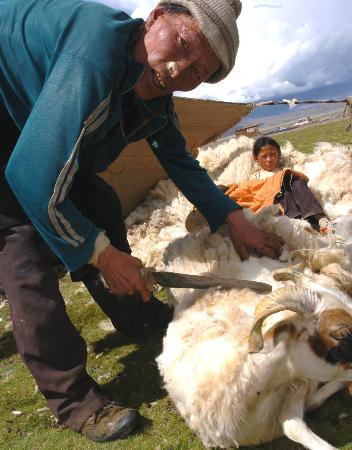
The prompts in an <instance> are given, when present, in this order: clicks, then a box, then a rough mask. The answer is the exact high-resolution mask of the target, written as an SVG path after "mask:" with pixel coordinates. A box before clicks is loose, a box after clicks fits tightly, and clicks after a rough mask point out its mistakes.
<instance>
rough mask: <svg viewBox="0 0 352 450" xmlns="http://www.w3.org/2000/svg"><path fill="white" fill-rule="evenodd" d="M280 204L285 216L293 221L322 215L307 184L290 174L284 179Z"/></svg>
mask: <svg viewBox="0 0 352 450" xmlns="http://www.w3.org/2000/svg"><path fill="white" fill-rule="evenodd" d="M280 204H281V206H282V207H283V208H284V214H285V216H288V217H291V218H293V219H299V218H302V219H308V220H309V218H311V217H313V216H315V215H320V214H321V215H324V211H323V208H322V207H321V206H320V204H319V203H318V201H317V200H316V198H315V197H314V195H313V192H312V191H311V190H310V189H309V187H308V185H307V183H306V182H305V181H304V180H302V179H301V178H298V177H292V176H291V175H290V174H288V176H286V177H285V179H284V184H283V193H282V198H281V199H280Z"/></svg>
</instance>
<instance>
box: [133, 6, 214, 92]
mask: <svg viewBox="0 0 352 450" xmlns="http://www.w3.org/2000/svg"><path fill="white" fill-rule="evenodd" d="M134 57H135V58H136V60H137V61H139V62H141V63H143V64H145V65H146V69H145V71H144V73H143V75H142V77H141V78H140V80H139V81H138V83H137V85H136V86H135V92H136V94H137V95H138V96H139V98H141V99H142V100H150V99H152V98H155V97H161V96H163V95H168V94H170V93H172V92H174V91H190V90H192V89H194V88H196V87H197V86H198V85H199V84H200V83H202V82H203V81H205V80H207V79H208V78H209V77H210V76H211V75H212V74H214V73H215V72H216V71H217V70H218V69H219V68H220V65H221V64H220V61H219V59H218V57H217V56H216V54H215V53H214V51H213V50H212V48H211V47H210V45H209V43H208V41H207V40H206V39H205V37H204V35H203V34H202V32H201V31H200V29H199V27H198V25H197V23H196V22H195V21H194V20H193V19H192V17H191V16H187V15H186V14H170V13H167V12H166V11H165V10H164V8H162V7H157V8H156V9H154V11H153V12H152V13H151V14H150V16H149V18H148V20H147V22H146V31H145V33H144V34H143V35H142V36H141V37H140V38H139V40H138V41H137V43H136V45H135V48H134Z"/></svg>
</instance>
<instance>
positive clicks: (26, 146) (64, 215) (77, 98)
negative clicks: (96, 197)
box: [5, 54, 109, 270]
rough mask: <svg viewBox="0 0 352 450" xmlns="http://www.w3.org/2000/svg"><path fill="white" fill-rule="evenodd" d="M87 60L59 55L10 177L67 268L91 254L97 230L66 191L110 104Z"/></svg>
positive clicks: (105, 88) (10, 167)
mask: <svg viewBox="0 0 352 450" xmlns="http://www.w3.org/2000/svg"><path fill="white" fill-rule="evenodd" d="M102 77H103V75H102V74H101V73H100V72H99V71H98V70H96V69H95V68H93V67H91V66H90V64H89V63H87V62H84V61H77V60H75V58H74V57H72V56H70V55H64V54H63V55H61V56H60V57H59V59H58V61H57V62H56V64H55V66H54V68H53V70H52V72H51V73H50V75H49V76H48V77H47V80H46V82H45V84H44V86H43V89H42V91H41V94H40V95H39V97H38V99H37V100H36V102H35V104H34V107H33V109H32V111H31V114H30V115H29V117H28V120H27V122H26V124H25V126H24V128H23V130H22V133H21V135H20V138H19V140H18V142H17V144H16V146H15V148H14V150H13V153H12V155H11V158H10V160H9V163H8V166H7V169H6V173H5V175H6V178H7V180H8V182H9V184H10V186H11V188H12V190H13V192H14V193H15V195H16V197H17V198H18V200H19V202H20V203H21V205H22V207H23V209H24V210H25V211H26V213H27V215H28V216H29V218H30V219H31V221H32V223H33V224H34V226H35V227H36V228H37V230H38V231H39V233H40V234H41V235H42V237H43V238H44V240H45V241H46V242H47V243H48V245H49V247H50V248H51V249H52V250H53V251H54V252H55V253H56V254H57V255H58V257H59V258H60V259H61V260H62V261H63V262H64V263H65V265H66V266H67V267H68V269H69V270H75V269H77V268H79V267H80V266H82V265H83V264H84V263H85V262H86V261H87V260H88V259H89V257H90V256H91V254H92V252H93V248H94V242H95V239H96V237H97V234H98V232H99V230H98V229H97V227H96V226H95V225H94V224H93V223H91V222H90V221H89V220H87V219H86V218H85V217H83V216H82V215H81V213H80V212H79V211H78V210H77V209H76V208H75V206H74V205H73V203H72V202H71V200H70V198H69V196H68V193H69V190H70V188H71V184H72V181H73V178H74V175H75V173H76V172H77V170H78V167H79V156H80V151H81V148H82V145H84V143H85V142H87V140H89V139H90V138H91V136H92V134H93V132H92V130H94V128H95V127H96V125H97V124H98V121H99V120H100V119H101V117H102V115H103V114H104V113H106V111H107V109H108V108H109V88H108V85H109V84H108V82H107V81H106V80H104V82H103V81H102Z"/></svg>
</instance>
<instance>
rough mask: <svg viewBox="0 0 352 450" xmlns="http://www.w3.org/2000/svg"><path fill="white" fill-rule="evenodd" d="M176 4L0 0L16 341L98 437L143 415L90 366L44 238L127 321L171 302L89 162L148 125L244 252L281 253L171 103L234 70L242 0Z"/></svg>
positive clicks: (181, 177)
mask: <svg viewBox="0 0 352 450" xmlns="http://www.w3.org/2000/svg"><path fill="white" fill-rule="evenodd" d="M172 3H173V5H171V6H170V5H168V4H167V2H166V1H164V0H162V1H161V2H160V3H159V4H158V5H157V7H156V8H155V9H154V10H153V11H152V12H151V14H150V15H149V17H148V19H147V21H146V23H144V22H143V21H142V20H140V19H131V18H130V17H128V16H127V15H126V14H125V13H123V12H120V11H115V10H112V9H110V8H108V7H106V6H103V5H100V4H96V3H86V2H82V1H80V0H60V1H57V0H7V1H5V2H4V3H2V5H1V15H0V30H1V39H0V69H1V70H0V105H2V109H1V114H2V124H5V125H2V127H3V133H2V138H1V139H2V145H4V149H2V150H1V158H2V165H3V175H2V177H1V183H0V197H1V206H0V208H1V209H0V230H1V231H0V252H1V253H0V283H1V284H2V285H3V287H4V289H5V292H6V295H7V297H8V299H9V304H10V310H11V318H12V321H13V330H14V334H15V337H16V342H17V345H18V349H19V352H20V354H21V356H22V358H23V359H24V361H25V363H26V365H27V367H28V368H29V370H30V371H31V373H32V375H33V376H34V378H35V380H36V382H37V384H38V386H39V389H40V390H41V392H42V393H43V394H44V396H45V397H46V399H47V402H48V405H49V407H50V409H51V410H52V411H53V413H54V414H55V415H56V417H58V418H59V420H60V421H61V422H63V423H65V424H66V425H67V426H68V427H70V428H72V429H74V430H76V431H80V432H81V433H82V434H83V435H85V436H87V437H88V438H90V439H92V440H95V441H99V442H103V441H108V440H113V439H118V438H123V437H125V436H127V435H128V434H129V433H131V432H132V431H133V430H134V429H135V428H136V427H137V426H138V425H139V422H140V416H139V413H138V411H136V410H133V409H130V408H125V407H122V406H120V405H118V404H116V403H115V402H112V401H110V400H109V399H107V398H106V396H105V395H104V393H103V392H102V390H101V389H100V387H99V386H98V385H97V384H96V383H95V382H94V380H92V379H91V378H90V377H89V376H88V374H87V373H86V345H85V342H84V341H83V339H82V337H81V336H80V335H79V333H78V332H77V330H76V329H75V328H74V327H73V325H72V324H71V322H70V320H69V318H68V316H67V314H66V311H65V307H64V302H63V299H62V297H61V295H60V292H59V288H58V283H57V278H56V275H55V272H54V269H53V266H52V264H51V261H50V259H49V257H48V254H47V252H46V251H45V248H44V246H43V245H42V239H43V240H44V241H45V242H46V244H47V245H48V247H50V249H51V250H52V251H53V253H54V254H56V255H57V257H58V258H59V260H61V261H62V262H63V263H64V264H65V266H66V267H67V268H68V270H70V271H71V272H72V278H73V279H76V280H78V279H80V280H82V281H83V282H84V283H85V284H86V286H87V288H88V290H89V291H90V293H91V294H92V296H93V297H94V299H95V300H96V301H97V302H98V303H99V305H100V306H101V307H102V308H103V310H104V311H105V312H106V313H107V314H108V315H109V316H110V318H111V319H112V321H113V323H114V324H116V326H117V327H120V328H121V329H122V330H123V331H125V332H129V331H131V332H132V333H133V332H137V333H138V332H139V331H141V329H142V328H143V327H144V326H147V327H148V326H151V328H153V327H157V326H162V325H166V324H167V322H168V321H169V320H170V319H171V315H170V311H169V310H168V309H166V308H167V306H165V305H162V304H160V303H158V301H157V300H156V299H154V298H153V297H152V296H151V293H150V292H149V291H148V290H147V288H146V286H145V285H144V282H143V279H142V278H141V275H140V268H141V265H142V264H141V261H140V260H139V259H137V258H134V257H133V256H131V255H130V249H129V246H128V242H127V240H126V233H125V229H124V225H123V221H122V216H121V210H120V206H119V202H118V199H117V197H116V196H115V194H114V193H113V192H112V191H111V190H110V189H109V188H108V187H107V186H106V184H105V183H104V182H103V181H102V180H101V179H99V178H97V177H96V175H95V174H96V173H98V172H101V171H103V170H105V169H106V168H107V167H108V165H109V164H110V163H111V162H112V161H113V160H114V159H115V158H116V157H117V156H118V154H119V153H120V152H121V151H122V149H123V148H124V147H125V146H126V145H127V144H128V143H129V142H132V141H136V140H139V139H142V138H146V139H147V141H148V143H149V144H150V147H151V148H152V150H153V151H154V153H155V154H156V156H157V157H158V159H159V161H160V162H161V164H162V165H163V166H164V168H165V169H166V171H167V173H168V174H169V175H170V177H171V179H172V180H173V181H174V182H175V183H176V185H177V186H178V187H179V188H180V190H181V191H182V192H183V193H184V194H185V195H186V196H187V197H188V199H189V200H190V201H191V202H192V203H193V204H195V206H196V207H197V208H198V209H199V210H200V211H201V212H202V213H203V214H204V216H205V217H206V218H207V220H208V221H209V224H210V227H211V229H212V230H216V228H217V227H218V226H219V225H220V224H221V223H223V222H224V221H226V222H227V224H228V226H229V230H230V236H231V238H232V240H233V242H234V245H235V246H236V248H237V250H238V252H239V254H240V255H241V256H242V257H243V258H247V257H248V254H249V252H250V250H252V249H253V250H257V251H258V252H259V253H261V254H264V255H267V256H270V257H273V258H274V257H277V256H278V254H279V252H280V245H281V242H280V240H279V239H278V238H276V237H274V236H271V235H268V234H266V233H263V232H261V231H260V230H258V229H257V228H255V227H254V226H252V225H251V224H250V223H249V222H248V221H247V220H246V219H245V217H244V215H243V212H242V211H241V210H240V209H239V207H238V206H237V205H236V204H235V203H234V202H233V201H232V200H230V199H228V198H227V197H225V196H224V195H223V193H222V192H221V191H220V190H219V189H218V188H217V187H216V186H215V185H214V184H213V183H212V181H211V180H210V178H209V177H208V175H207V174H206V172H205V171H204V170H203V169H201V168H200V167H199V165H198V163H197V162H196V161H195V160H194V159H193V158H192V157H191V156H190V155H189V154H188V152H187V151H186V145H185V141H184V139H183V137H182V134H181V132H180V130H179V127H178V122H177V117H176V116H175V113H174V111H173V105H172V97H171V94H172V92H174V91H176V90H183V91H188V90H191V89H194V88H195V87H196V86H198V85H199V84H200V83H201V82H203V81H205V82H210V83H216V82H217V81H220V80H221V79H223V78H224V77H225V76H226V75H227V74H228V73H229V72H230V70H231V69H232V67H233V65H234V62H235V56H236V52H237V47H238V34H237V28H236V19H237V16H238V15H239V13H240V10H241V3H240V2H239V0H191V1H185V0H175V1H173V2H172ZM185 6H186V7H187V9H184V7H185ZM16 130H19V131H18V132H16ZM16 133H17V134H16ZM3 142H4V144H3ZM110 204H111V205H113V208H112V209H111V208H109V207H108V208H107V207H106V205H108V206H109V205H110ZM40 236H41V238H40ZM99 274H101V275H102V276H103V278H104V279H105V282H106V283H107V285H108V287H109V290H108V289H107V288H105V286H104V284H103V282H102V281H101V278H100V277H99ZM136 324H137V325H136Z"/></svg>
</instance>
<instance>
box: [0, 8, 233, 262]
mask: <svg viewBox="0 0 352 450" xmlns="http://www.w3.org/2000/svg"><path fill="white" fill-rule="evenodd" d="M143 24H144V22H143V20H141V19H131V18H130V17H129V16H128V15H127V14H125V13H124V12H122V11H116V10H114V9H111V8H109V7H107V6H104V5H101V4H97V3H90V2H84V1H81V0H0V102H2V103H3V104H4V105H5V106H6V108H7V110H8V111H9V113H10V115H11V117H12V118H13V120H14V121H15V123H16V124H17V126H18V127H19V129H20V130H21V135H20V138H19V140H18V142H17V144H16V146H15V149H14V151H13V153H12V155H11V158H10V160H9V163H8V165H7V168H6V172H5V176H6V179H7V180H8V183H9V184H10V186H11V188H12V190H13V192H14V193H15V195H16V197H17V198H18V200H19V202H20V204H21V206H22V207H23V209H24V210H25V211H26V213H27V215H28V216H29V218H30V219H31V221H32V223H33V224H34V226H35V227H36V228H37V230H38V231H39V233H40V234H41V235H42V237H43V238H44V240H45V241H46V242H47V243H48V245H49V246H50V247H51V249H52V250H53V251H54V252H55V253H56V254H57V255H58V256H59V258H60V259H61V260H62V261H63V262H64V263H65V265H66V266H67V268H68V269H69V270H76V269H78V268H79V267H81V266H82V265H83V264H84V263H85V262H86V261H87V260H88V259H89V258H90V256H91V254H92V252H93V249H94V243H95V239H96V236H97V234H98V233H99V231H101V230H99V229H98V228H97V227H96V226H95V225H94V224H93V223H92V222H90V221H89V220H87V219H86V218H85V217H83V216H82V215H81V213H80V212H79V211H78V210H77V209H76V208H75V206H74V205H73V203H72V201H71V200H70V198H69V196H68V193H69V191H70V187H71V184H72V180H73V178H74V176H75V173H76V172H77V171H81V172H86V173H98V172H101V171H103V170H105V169H106V168H107V167H108V166H109V165H110V163H111V162H112V161H114V160H115V159H116V158H117V156H118V155H119V153H120V152H121V151H122V150H123V148H124V147H126V145H127V144H128V143H129V142H132V141H137V140H140V139H143V138H146V139H147V141H148V143H149V145H150V147H151V149H152V150H153V152H154V153H155V155H156V156H157V158H158V159H159V161H160V163H161V164H162V166H163V167H164V168H165V170H166V172H167V173H168V175H169V176H170V178H171V179H172V180H173V181H174V182H175V184H176V185H177V186H178V188H179V189H180V190H181V191H182V192H183V194H184V195H185V196H186V197H187V198H188V199H189V200H190V201H191V202H192V203H193V204H194V205H195V206H196V207H197V208H198V209H199V210H200V211H201V212H202V213H203V214H204V215H205V217H206V218H207V220H208V222H209V224H210V227H211V229H212V230H216V228H217V227H218V226H219V225H220V224H221V223H223V221H224V219H225V217H226V215H227V214H228V213H229V212H230V211H231V210H233V209H235V208H237V207H238V206H237V205H236V204H235V203H234V202H233V201H232V200H231V199H229V198H228V197H226V196H225V195H224V194H223V193H221V192H220V190H219V189H218V188H217V187H216V186H215V185H214V184H213V182H212V181H211V179H210V178H209V177H208V175H207V173H206V171H205V170H204V169H202V168H201V167H200V166H199V164H198V162H197V161H196V160H194V159H193V157H192V156H191V155H190V154H189V153H188V151H187V149H186V143H185V140H184V138H183V136H182V133H181V132H180V130H179V126H178V121H177V117H176V115H175V113H174V109H173V102H172V96H166V97H160V98H157V99H154V100H150V101H146V102H142V101H138V109H139V113H138V115H137V117H136V118H135V121H134V123H133V126H132V129H131V130H130V132H129V135H128V136H126V135H125V133H124V127H123V108H122V98H123V96H124V95H125V94H126V93H128V92H129V91H131V90H132V89H133V87H134V85H135V84H136V82H137V81H138V79H139V77H140V76H141V75H142V73H143V70H144V66H143V65H141V64H139V63H137V62H136V61H135V60H134V59H133V58H132V56H131V52H130V50H129V47H130V43H131V40H133V38H135V37H136V36H137V34H138V32H139V30H140V29H141V27H142V26H143ZM0 148H1V147H0ZM0 151H1V150H0ZM0 201H1V200H0Z"/></svg>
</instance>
